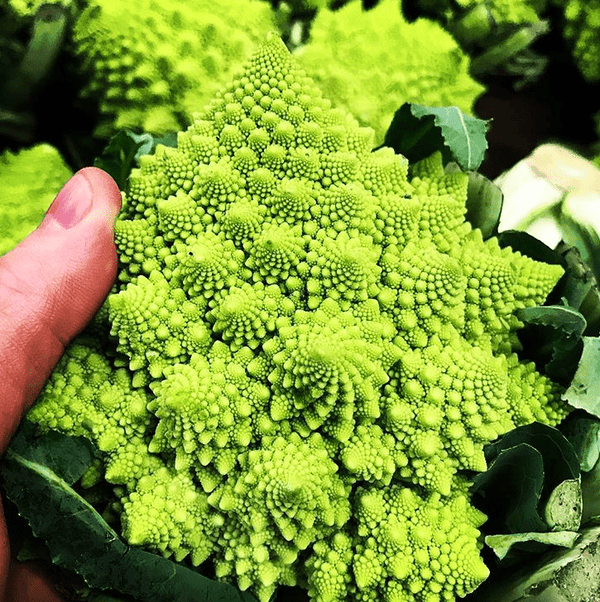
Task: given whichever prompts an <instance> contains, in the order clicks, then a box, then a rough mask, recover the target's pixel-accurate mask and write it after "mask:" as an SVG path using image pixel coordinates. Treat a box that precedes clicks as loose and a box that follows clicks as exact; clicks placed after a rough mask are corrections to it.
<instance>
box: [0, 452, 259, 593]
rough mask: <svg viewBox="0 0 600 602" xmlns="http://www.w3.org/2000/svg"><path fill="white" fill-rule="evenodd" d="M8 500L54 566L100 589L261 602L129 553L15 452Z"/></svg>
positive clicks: (42, 470) (53, 477) (66, 489)
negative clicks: (43, 543) (43, 545)
mask: <svg viewBox="0 0 600 602" xmlns="http://www.w3.org/2000/svg"><path fill="white" fill-rule="evenodd" d="M2 476H3V480H4V487H5V491H6V494H7V496H8V497H9V498H10V499H11V500H12V501H13V502H14V503H15V504H16V506H17V507H18V509H19V512H20V514H21V515H22V516H23V517H25V519H26V520H27V521H28V522H29V524H30V525H31V528H32V531H33V533H34V534H35V535H36V536H38V537H41V538H43V539H44V540H45V541H46V542H47V544H48V547H49V549H50V553H51V555H52V560H53V562H54V563H56V564H57V565H59V566H62V567H65V568H67V569H69V570H73V571H75V572H77V573H79V574H80V575H82V576H83V578H84V579H85V580H86V582H87V583H88V585H89V586H90V587H93V588H97V589H110V590H115V591H118V592H119V593H123V594H127V595H131V596H134V597H136V598H137V599H139V600H140V601H143V602H145V601H147V602H173V601H175V600H177V601H178V602H256V600H255V598H254V597H253V596H251V595H250V594H248V593H242V592H239V591H238V590H236V589H235V588H234V587H232V586H230V585H227V584H223V583H218V582H215V581H211V580H210V579H207V578H206V577H204V576H202V575H200V574H199V573H197V572H195V571H193V570H190V569H188V568H186V567H184V566H181V565H178V564H176V563H174V562H171V561H170V560H167V559H165V558H161V557H159V556H156V555H155V554H151V553H149V552H145V551H143V550H140V549H138V548H130V547H128V546H127V545H126V544H125V543H123V541H121V539H120V538H119V536H118V535H117V533H115V532H114V531H113V530H112V529H111V528H110V527H109V526H108V525H107V524H106V522H105V521H104V520H103V519H102V517H101V516H100V515H99V514H98V513H97V512H96V510H94V508H93V507H92V506H90V504H88V502H86V501H85V500H84V499H83V498H82V497H81V496H79V495H78V494H77V493H76V492H75V491H74V490H73V489H72V488H71V487H70V486H69V484H68V483H67V482H65V481H64V480H63V479H61V478H60V477H59V476H58V474H56V473H55V472H54V471H52V470H50V469H49V468H48V467H46V466H44V465H43V464H39V463H37V462H35V461H31V460H28V459H27V458H25V457H24V456H22V455H20V454H18V453H16V452H15V451H13V450H12V449H10V450H9V451H7V453H6V456H5V461H4V467H3V470H2Z"/></svg>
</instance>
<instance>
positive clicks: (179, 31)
mask: <svg viewBox="0 0 600 602" xmlns="http://www.w3.org/2000/svg"><path fill="white" fill-rule="evenodd" d="M273 28H274V23H273V18H272V10H271V7H270V5H269V4H268V3H267V2H263V1H261V0H235V1H234V0H218V1H211V0H199V1H193V2H192V1H190V0H140V1H139V2H135V3H128V2H120V1H119V0H92V1H90V2H88V4H87V7H86V8H85V9H84V11H83V12H82V13H81V14H80V15H79V16H78V18H77V20H76V22H75V25H74V29H73V40H72V41H73V48H72V52H74V54H75V55H76V56H77V57H78V59H80V61H81V66H82V67H83V69H84V70H85V71H86V72H87V73H88V76H89V81H88V84H87V86H86V87H85V88H84V90H83V91H82V94H83V96H84V97H87V98H91V99H94V100H95V99H98V100H99V108H100V112H101V114H102V115H103V116H104V118H103V119H102V121H101V123H100V124H99V125H98V127H97V128H96V131H95V134H96V135H98V136H102V137H104V136H109V135H110V134H112V133H114V131H115V130H118V129H124V128H131V129H137V130H142V131H145V132H151V133H155V134H164V133H166V132H169V131H178V130H180V129H182V128H183V127H187V126H188V125H189V124H190V123H191V121H192V113H193V112H194V111H198V110H200V109H201V108H202V107H203V106H204V105H205V104H206V103H207V102H208V101H209V100H210V99H211V98H212V97H213V96H214V94H215V92H216V91H217V89H218V88H219V87H220V86H221V85H222V84H223V83H224V82H226V81H228V80H229V79H230V78H231V76H232V73H233V68H234V67H236V66H237V65H239V63H240V62H241V61H242V60H243V59H244V58H245V57H246V56H248V54H249V53H250V52H251V51H252V49H253V48H255V47H256V45H257V44H258V43H259V42H260V41H261V40H262V39H263V38H264V36H265V35H266V33H267V32H268V31H270V30H271V29H273Z"/></svg>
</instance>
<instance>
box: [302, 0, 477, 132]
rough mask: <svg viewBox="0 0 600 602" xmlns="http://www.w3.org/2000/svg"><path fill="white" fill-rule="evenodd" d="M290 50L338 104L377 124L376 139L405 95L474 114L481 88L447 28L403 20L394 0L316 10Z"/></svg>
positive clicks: (356, 0) (369, 123) (367, 123)
mask: <svg viewBox="0 0 600 602" xmlns="http://www.w3.org/2000/svg"><path fill="white" fill-rule="evenodd" d="M295 54H296V56H297V60H298V62H299V63H300V65H301V66H302V67H303V68H305V69H306V70H307V72H309V73H310V74H311V77H312V78H313V79H314V80H315V82H316V83H317V85H319V86H320V87H321V89H322V90H323V91H324V92H326V94H327V97H328V98H329V99H330V100H331V101H332V103H333V104H334V105H335V106H339V107H343V108H344V109H345V110H347V111H349V112H350V113H351V114H352V115H353V116H354V117H355V118H356V119H357V120H358V121H359V123H360V124H361V125H363V126H369V127H372V128H373V129H374V130H375V140H376V142H378V143H380V142H382V141H383V137H384V135H385V132H386V131H387V129H388V127H389V125H390V123H391V121H392V117H393V116H394V112H395V111H396V110H397V109H398V107H400V106H401V105H402V104H403V103H405V102H414V103H418V104H421V105H426V106H450V105H456V106H458V107H459V108H460V109H461V110H462V111H463V112H464V113H468V114H471V113H472V110H473V105H474V103H475V101H476V100H477V98H478V97H479V96H480V95H481V94H482V93H483V92H484V87H483V86H482V85H481V84H480V83H478V82H477V81H475V80H474V79H472V78H471V76H470V75H469V64H470V61H469V57H468V56H467V55H466V54H465V53H464V52H463V51H462V50H461V49H460V47H459V46H458V44H457V43H456V42H455V40H454V39H453V38H452V36H451V35H450V34H449V33H448V32H446V31H445V30H444V28H443V27H442V26H441V25H440V24H439V23H437V22H435V21H432V20H429V19H424V18H421V19H418V20H417V21H415V22H414V23H408V22H407V21H406V20H405V19H404V17H403V15H402V12H401V10H400V7H399V4H398V3H397V2H395V1H394V0H382V1H381V2H379V3H378V4H377V6H375V7H374V8H372V9H371V10H369V11H364V10H363V8H362V4H361V2H360V1H359V0H352V1H351V2H349V3H348V4H346V5H345V6H343V7H342V8H341V9H339V10H336V11H333V10H330V9H328V8H323V9H321V10H319V12H318V13H317V16H316V17H315V19H314V21H313V22H312V24H311V29H310V40H309V42H308V44H306V45H305V46H303V47H301V48H299V49H298V50H297V51H296V53H295Z"/></svg>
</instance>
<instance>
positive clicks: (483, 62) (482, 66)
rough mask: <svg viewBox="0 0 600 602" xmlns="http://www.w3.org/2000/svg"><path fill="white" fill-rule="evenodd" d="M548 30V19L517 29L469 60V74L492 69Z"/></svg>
mask: <svg viewBox="0 0 600 602" xmlns="http://www.w3.org/2000/svg"><path fill="white" fill-rule="evenodd" d="M549 31H550V26H549V25H548V21H538V22H537V23H532V24H531V25H528V26H526V27H523V28H522V29H519V31H517V32H516V33H514V34H512V35H511V36H509V37H508V38H506V40H504V41H503V42H501V43H500V44H498V45H497V46H494V47H492V48H490V49H489V50H487V51H486V52H484V53H483V54H482V55H480V56H478V57H477V58H475V59H473V60H472V61H471V75H472V76H473V77H478V76H481V75H483V74H484V73H488V72H490V71H492V70H493V69H495V68H496V67H498V66H499V65H502V64H503V63H505V62H506V61H507V60H508V59H510V58H511V57H513V56H515V55H516V54H518V53H519V52H522V51H523V50H525V49H526V48H527V47H529V46H530V45H531V44H532V43H533V42H534V40H536V39H537V38H538V37H539V36H541V35H542V34H545V33H548V32H549Z"/></svg>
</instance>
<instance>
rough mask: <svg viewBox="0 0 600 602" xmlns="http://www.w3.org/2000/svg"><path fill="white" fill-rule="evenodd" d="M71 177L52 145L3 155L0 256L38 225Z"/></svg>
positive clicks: (68, 169) (0, 191) (41, 145)
mask: <svg viewBox="0 0 600 602" xmlns="http://www.w3.org/2000/svg"><path fill="white" fill-rule="evenodd" d="M72 175H73V172H72V171H71V168H70V167H69V166H68V165H67V164H66V163H65V161H64V159H63V158H62V156H61V154H60V153H59V152H58V150H56V149H55V148H54V147H53V146H50V145H49V144H36V145H35V146H32V147H30V148H26V149H23V150H20V151H18V152H14V153H13V152H11V151H9V150H7V151H5V152H4V153H3V154H1V155H0V199H2V202H1V203H0V255H3V254H4V253H7V252H8V251H10V250H11V249H12V248H13V247H15V246H16V245H17V244H18V243H19V242H21V240H23V239H24V238H25V237H26V236H27V235H28V234H29V233H30V232H31V231H32V230H34V229H35V228H36V227H37V226H39V224H40V222H41V221H42V218H43V217H44V214H45V213H46V210H47V209H48V207H49V206H50V203H51V202H52V200H53V199H54V197H55V196H56V195H57V194H58V192H59V191H60V189H61V188H62V187H63V185H64V184H65V183H66V181H67V180H68V179H69V178H70V177H71V176H72Z"/></svg>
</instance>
